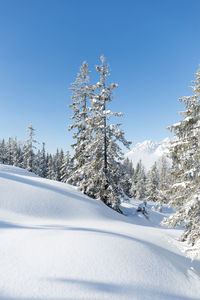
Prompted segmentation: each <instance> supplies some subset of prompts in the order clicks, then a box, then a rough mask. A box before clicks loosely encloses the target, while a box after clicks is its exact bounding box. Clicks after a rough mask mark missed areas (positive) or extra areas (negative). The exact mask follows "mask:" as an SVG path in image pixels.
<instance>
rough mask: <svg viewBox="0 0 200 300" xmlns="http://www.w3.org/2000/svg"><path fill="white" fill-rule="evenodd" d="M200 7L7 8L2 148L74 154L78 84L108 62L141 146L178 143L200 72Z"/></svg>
mask: <svg viewBox="0 0 200 300" xmlns="http://www.w3.org/2000/svg"><path fill="white" fill-rule="evenodd" d="M199 12H200V1H199V0H165V1H164V0H163V1H161V0H137V1H136V0H106V1H104V0H101V1H97V0H65V1H62V0H54V1H51V0H31V1H30V0H24V1H22V0H13V1H11V0H0V138H3V137H4V138H7V137H8V136H13V137H14V136H17V137H18V139H25V138H26V128H27V126H28V125H29V124H30V123H32V124H33V126H34V127H35V129H36V133H37V139H38V140H39V141H40V142H42V141H45V142H46V145H47V148H48V150H49V151H55V150H56V148H57V147H59V148H60V147H63V148H67V147H68V148H69V147H70V144H71V142H72V138H71V133H69V132H68V131H67V127H68V124H69V117H70V115H71V111H70V109H69V108H68V104H70V102H71V100H70V91H69V88H70V84H71V83H72V82H73V81H74V80H75V77H76V74H77V72H78V71H79V67H80V65H81V64H82V62H83V61H84V60H86V61H87V62H88V64H89V67H90V69H91V70H92V71H94V72H95V68H94V66H95V65H96V64H98V63H99V57H100V55H102V54H104V55H105V57H106V58H107V61H108V62H109V64H110V66H111V69H112V71H111V80H112V81H113V82H117V83H118V84H119V87H118V89H117V90H116V91H115V96H116V97H115V99H114V100H113V102H112V106H111V108H112V110H114V111H122V112H124V113H125V117H123V119H122V120H121V121H122V123H123V126H122V128H123V130H124V131H125V133H126V137H127V138H128V139H129V140H131V141H132V142H133V144H135V143H136V142H140V141H143V140H145V139H153V140H157V141H159V140H161V139H163V138H165V137H166V136H168V135H169V134H168V131H167V130H166V127H167V126H168V125H171V124H172V123H174V122H177V121H178V120H179V119H180V117H179V115H178V111H180V110H182V109H183V108H182V105H181V104H179V103H178V101H177V100H178V98H180V97H182V96H185V95H190V94H191V92H192V91H191V90H190V89H189V88H188V87H189V86H190V85H191V81H192V80H193V79H194V73H195V72H196V70H197V69H198V67H199V64H200V18H199Z"/></svg>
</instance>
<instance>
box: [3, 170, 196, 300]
mask: <svg viewBox="0 0 200 300" xmlns="http://www.w3.org/2000/svg"><path fill="white" fill-rule="evenodd" d="M123 210H124V213H125V214H126V215H127V216H123V215H119V214H118V213H116V212H115V211H113V210H111V209H109V208H108V207H106V206H104V205H103V203H102V202H100V201H98V200H93V199H90V198H88V197H86V196H84V195H82V194H81V193H80V192H79V191H77V190H76V189H75V188H73V187H71V186H69V185H66V184H63V183H58V182H54V181H50V180H47V179H42V178H39V177H37V176H35V175H33V174H31V173H28V172H26V171H24V170H22V169H19V168H14V167H10V166H2V165H1V166H0V300H39V299H42V300H50V299H51V300H64V299H65V300H79V299H84V300H89V299H91V300H103V299H107V300H111V299H113V300H118V299H123V300H125V299H130V300H134V299H141V300H145V299H149V300H150V299H151V300H152V299H153V300H156V299H159V300H162V299H163V300H171V299H176V300H180V299H181V300H194V299H200V277H199V275H200V273H199V272H200V263H199V261H195V260H194V261H191V260H190V259H189V258H186V257H185V255H184V254H183V253H182V252H181V251H180V250H179V248H178V247H179V244H178V242H176V241H175V238H177V236H179V234H180V230H172V229H166V228H161V227H160V225H159V222H160V220H161V219H162V217H163V215H165V214H167V213H168V211H167V210H166V208H165V210H166V211H165V213H163V214H160V213H157V212H150V214H149V219H146V218H144V217H143V216H142V215H137V214H136V210H135V203H134V202H133V204H124V205H123Z"/></svg>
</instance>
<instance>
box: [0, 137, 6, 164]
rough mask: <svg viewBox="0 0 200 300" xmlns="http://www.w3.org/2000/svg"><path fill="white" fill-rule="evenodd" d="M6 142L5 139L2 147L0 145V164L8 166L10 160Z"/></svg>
mask: <svg viewBox="0 0 200 300" xmlns="http://www.w3.org/2000/svg"><path fill="white" fill-rule="evenodd" d="M6 148H7V147H6V142H5V140H4V139H3V140H2V141H1V145H0V163H2V164H7V163H8V159H7V149H6Z"/></svg>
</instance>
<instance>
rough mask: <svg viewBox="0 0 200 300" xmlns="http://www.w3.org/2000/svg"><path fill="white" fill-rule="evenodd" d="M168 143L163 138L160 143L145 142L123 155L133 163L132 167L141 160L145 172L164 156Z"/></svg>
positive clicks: (167, 139)
mask: <svg viewBox="0 0 200 300" xmlns="http://www.w3.org/2000/svg"><path fill="white" fill-rule="evenodd" d="M169 142H170V139H169V138H165V139H164V140H163V141H161V142H154V141H152V140H146V141H144V142H142V143H138V144H136V145H135V146H134V147H133V149H132V150H131V151H129V152H128V153H126V154H125V157H128V158H129V159H130V160H131V161H132V162H133V166H134V167H136V164H137V163H138V162H139V160H140V159H141V161H142V163H143V165H144V166H145V168H146V170H149V169H150V168H151V166H152V165H153V164H154V162H155V161H158V160H159V159H160V158H161V157H162V156H163V155H166V153H167V152H168V150H167V148H168V146H169Z"/></svg>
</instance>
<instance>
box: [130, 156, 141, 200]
mask: <svg viewBox="0 0 200 300" xmlns="http://www.w3.org/2000/svg"><path fill="white" fill-rule="evenodd" d="M141 166H142V162H141V160H140V161H139V162H138V163H137V165H136V168H135V172H134V174H133V176H132V183H131V189H130V194H131V197H132V198H135V197H136V192H137V190H136V185H137V182H138V173H139V172H140V168H141Z"/></svg>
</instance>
